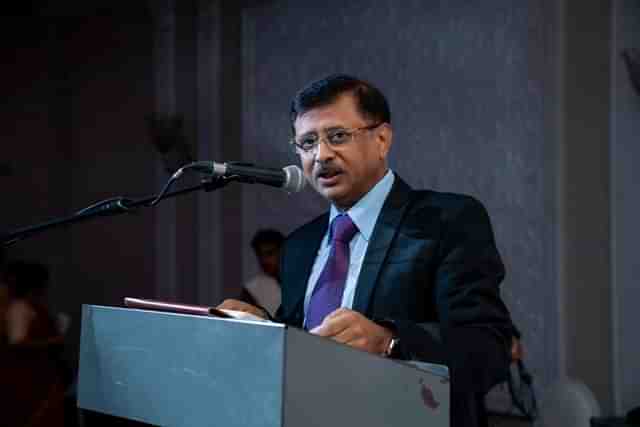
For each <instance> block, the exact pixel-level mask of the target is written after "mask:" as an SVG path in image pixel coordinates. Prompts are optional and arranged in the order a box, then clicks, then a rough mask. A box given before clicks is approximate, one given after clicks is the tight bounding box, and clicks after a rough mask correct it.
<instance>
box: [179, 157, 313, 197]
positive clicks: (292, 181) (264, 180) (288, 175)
mask: <svg viewBox="0 0 640 427" xmlns="http://www.w3.org/2000/svg"><path fill="white" fill-rule="evenodd" d="M187 168H189V169H195V170H197V171H199V172H203V173H206V174H209V175H211V176H215V177H220V178H227V179H233V180H236V181H240V182H245V183H249V184H255V183H259V184H265V185H270V186H272V187H280V188H282V189H284V190H285V191H287V192H289V193H297V192H299V191H302V189H303V188H304V186H305V184H306V183H307V180H306V179H305V178H304V175H303V174H302V169H300V168H299V167H298V166H295V165H289V166H286V167H284V168H282V169H270V168H259V167H255V166H253V165H252V164H250V163H239V162H228V163H217V162H213V161H200V162H194V163H191V164H189V165H187V166H185V167H183V168H180V169H179V170H178V172H176V174H174V175H178V174H182V170H183V169H187Z"/></svg>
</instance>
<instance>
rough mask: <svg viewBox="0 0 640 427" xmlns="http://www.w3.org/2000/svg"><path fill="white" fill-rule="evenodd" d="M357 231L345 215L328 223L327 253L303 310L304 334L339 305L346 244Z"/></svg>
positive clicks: (346, 249)
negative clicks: (306, 305)
mask: <svg viewBox="0 0 640 427" xmlns="http://www.w3.org/2000/svg"><path fill="white" fill-rule="evenodd" d="M357 232H358V227H356V225H355V224H354V223H353V221H351V218H349V215H345V214H343V215H338V216H337V217H335V218H334V219H333V222H332V223H331V237H332V241H331V252H329V258H328V259H327V263H326V264H325V265H324V268H323V270H322V273H320V277H318V282H317V283H316V286H315V288H314V289H313V294H311V300H310V301H309V307H308V308H307V323H306V328H307V330H311V329H313V328H315V327H316V326H318V325H320V324H321V323H322V321H323V320H324V318H325V316H326V315H327V314H329V313H331V312H332V311H334V310H335V309H337V308H338V307H340V305H341V304H342V294H343V293H344V284H345V281H346V280H347V272H348V271H349V242H351V239H353V236H355V234H356V233H357Z"/></svg>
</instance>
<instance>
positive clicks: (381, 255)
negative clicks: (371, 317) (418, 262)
mask: <svg viewBox="0 0 640 427" xmlns="http://www.w3.org/2000/svg"><path fill="white" fill-rule="evenodd" d="M410 194H411V187H409V186H408V185H407V184H406V183H405V182H404V181H403V180H402V179H400V177H399V176H397V175H396V180H395V182H394V184H393V187H392V188H391V192H389V196H388V197H387V200H386V201H385V203H384V205H383V207H382V210H381V211H380V216H379V217H378V220H377V221H376V225H375V227H374V229H373V233H372V234H371V240H370V241H369V245H368V246H367V252H366V253H365V256H364V259H363V261H362V267H361V269H360V276H359V277H358V284H357V286H356V294H355V297H354V301H353V309H354V310H356V311H358V312H360V313H363V314H366V313H367V309H368V308H369V302H370V300H371V295H372V293H373V290H374V289H375V286H376V283H377V280H378V275H379V274H380V269H381V268H382V265H383V264H384V262H385V259H386V257H387V253H388V252H389V248H390V246H391V242H392V241H393V239H394V237H395V236H396V233H397V232H398V228H399V226H400V222H401V221H402V218H403V216H404V213H405V211H406V209H407V206H408V205H409V203H408V202H409V196H410Z"/></svg>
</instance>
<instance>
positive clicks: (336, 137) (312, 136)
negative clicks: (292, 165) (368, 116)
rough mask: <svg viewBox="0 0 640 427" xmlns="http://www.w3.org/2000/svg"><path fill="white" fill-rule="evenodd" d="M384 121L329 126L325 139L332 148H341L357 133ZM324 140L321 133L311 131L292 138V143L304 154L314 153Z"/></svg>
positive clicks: (324, 132)
mask: <svg viewBox="0 0 640 427" xmlns="http://www.w3.org/2000/svg"><path fill="white" fill-rule="evenodd" d="M381 124H382V123H377V124H374V125H369V126H363V127H359V128H351V129H345V128H341V127H335V128H329V129H325V130H323V131H322V132H321V133H322V134H324V136H325V138H324V140H325V141H326V143H327V144H328V145H329V147H331V148H339V147H341V146H344V145H346V144H348V143H349V142H351V141H352V140H353V137H354V136H355V134H356V133H358V132H362V131H365V130H373V129H375V128H377V127H378V126H380V125H381ZM320 141H322V138H321V136H320V135H318V133H317V132H309V133H305V134H304V135H300V136H299V137H296V138H292V139H291V145H293V147H294V149H295V150H296V151H297V152H298V153H300V154H302V155H313V154H315V153H317V152H318V145H319V144H320Z"/></svg>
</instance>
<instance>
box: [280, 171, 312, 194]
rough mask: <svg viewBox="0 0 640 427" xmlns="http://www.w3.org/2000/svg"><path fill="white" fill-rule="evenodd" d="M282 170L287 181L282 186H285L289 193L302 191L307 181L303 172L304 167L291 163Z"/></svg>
mask: <svg viewBox="0 0 640 427" xmlns="http://www.w3.org/2000/svg"><path fill="white" fill-rule="evenodd" d="M282 170H283V171H284V173H285V175H286V181H285V182H284V184H282V188H284V189H285V190H286V191H287V192H288V193H297V192H299V191H302V189H303V188H304V186H305V185H306V183H307V180H306V179H305V178H304V174H303V173H302V169H300V168H299V167H298V166H296V165H289V166H286V167H284V168H282Z"/></svg>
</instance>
